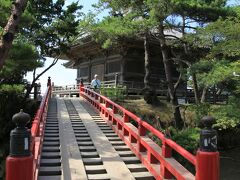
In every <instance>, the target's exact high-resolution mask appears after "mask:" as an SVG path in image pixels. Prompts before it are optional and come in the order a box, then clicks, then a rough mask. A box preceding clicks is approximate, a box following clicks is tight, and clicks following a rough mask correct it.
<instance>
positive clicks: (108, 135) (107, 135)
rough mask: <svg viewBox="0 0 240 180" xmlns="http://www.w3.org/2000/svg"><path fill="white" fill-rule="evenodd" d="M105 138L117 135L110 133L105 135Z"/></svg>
mask: <svg viewBox="0 0 240 180" xmlns="http://www.w3.org/2000/svg"><path fill="white" fill-rule="evenodd" d="M105 136H106V137H118V135H117V134H112V133H110V134H107V133H105Z"/></svg>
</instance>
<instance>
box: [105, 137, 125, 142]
mask: <svg viewBox="0 0 240 180" xmlns="http://www.w3.org/2000/svg"><path fill="white" fill-rule="evenodd" d="M108 140H109V141H122V140H121V139H120V138H119V137H110V138H108Z"/></svg>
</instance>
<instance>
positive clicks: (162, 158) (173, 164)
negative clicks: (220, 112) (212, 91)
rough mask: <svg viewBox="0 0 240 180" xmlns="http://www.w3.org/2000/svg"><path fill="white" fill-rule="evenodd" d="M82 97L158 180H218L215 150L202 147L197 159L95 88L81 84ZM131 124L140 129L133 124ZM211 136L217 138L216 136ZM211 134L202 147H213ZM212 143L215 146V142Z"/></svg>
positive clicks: (217, 159)
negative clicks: (178, 157) (188, 165)
mask: <svg viewBox="0 0 240 180" xmlns="http://www.w3.org/2000/svg"><path fill="white" fill-rule="evenodd" d="M80 96H81V97H83V98H84V99H85V100H86V101H87V102H89V103H90V104H91V105H92V106H93V107H94V108H95V109H96V111H98V112H99V114H100V115H101V117H102V118H103V119H104V120H105V121H106V122H107V123H108V124H109V125H110V126H111V127H112V129H113V130H114V131H115V133H117V134H118V135H119V137H120V138H121V139H122V140H123V141H124V142H125V143H126V144H127V145H128V146H129V147H130V149H131V150H132V151H133V152H134V153H135V154H136V155H137V156H138V158H139V159H140V160H141V162H142V163H143V164H144V165H145V166H146V167H147V169H148V170H149V171H150V172H151V173H152V174H153V175H154V177H155V178H156V179H171V178H176V179H197V180H218V179H219V153H218V152H217V151H216V149H214V151H213V152H212V150H211V149H210V150H208V149H207V150H206V149H205V150H203V149H204V148H202V149H201V148H200V150H198V151H197V155H196V156H195V155H193V154H191V153H190V152H188V151H187V150H185V149H184V148H183V147H181V146H180V145H178V144H177V143H176V142H174V141H173V140H171V139H169V138H167V137H166V136H165V135H164V134H163V133H162V132H160V131H158V130H157V129H155V128H154V127H152V126H151V125H150V124H148V123H147V122H145V121H143V120H142V119H140V118H139V117H137V116H136V115H135V114H133V113H131V112H130V111H128V110H126V109H124V108H123V107H121V106H119V105H118V104H116V103H114V102H113V101H111V100H109V99H108V98H106V97H104V96H102V95H100V94H98V93H97V92H95V91H93V90H92V89H89V88H86V87H84V86H83V85H81V88H80ZM132 121H134V122H135V124H137V126H134V125H133V124H132V123H130V122H132ZM202 131H204V130H202ZM209 131H210V132H213V131H214V130H212V129H210V130H209ZM148 132H150V133H151V134H152V135H154V136H155V137H156V138H157V139H158V141H160V142H161V146H159V145H158V144H156V143H155V142H154V141H152V140H151V139H150V138H149V137H148ZM210 134H211V133H210ZM212 134H213V135H214V133H212ZM212 134H211V135H212ZM208 135H209V134H208ZM208 135H206V136H202V137H201V141H202V142H203V143H202V145H201V146H202V147H204V146H205V145H207V146H209V147H210V146H211V144H208V143H210V141H209V138H210V139H211V138H212V139H214V138H215V135H214V136H213V137H208ZM204 138H205V139H204ZM204 143H205V144H204ZM211 143H213V145H214V143H215V142H211ZM201 146H200V147H201ZM172 151H175V152H176V153H177V154H179V155H181V156H182V157H183V158H184V159H185V160H186V161H188V162H190V163H191V164H192V165H193V167H194V168H195V171H196V175H194V174H192V173H191V172H190V171H188V170H187V169H186V168H185V167H184V166H183V165H181V164H180V163H179V162H178V161H177V160H176V159H175V158H173V157H172Z"/></svg>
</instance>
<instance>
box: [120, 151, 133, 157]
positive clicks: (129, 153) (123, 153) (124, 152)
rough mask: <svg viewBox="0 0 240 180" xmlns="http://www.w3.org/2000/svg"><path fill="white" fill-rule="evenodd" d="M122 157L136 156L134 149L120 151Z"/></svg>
mask: <svg viewBox="0 0 240 180" xmlns="http://www.w3.org/2000/svg"><path fill="white" fill-rule="evenodd" d="M118 154H119V156H120V157H133V156H136V155H135V154H134V153H133V152H132V151H119V152H118Z"/></svg>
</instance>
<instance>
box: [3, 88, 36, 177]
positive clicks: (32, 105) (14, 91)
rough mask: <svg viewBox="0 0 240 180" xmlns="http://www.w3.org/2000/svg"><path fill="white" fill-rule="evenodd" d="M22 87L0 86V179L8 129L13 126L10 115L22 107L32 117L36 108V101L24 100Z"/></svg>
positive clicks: (6, 153) (5, 152)
mask: <svg viewBox="0 0 240 180" xmlns="http://www.w3.org/2000/svg"><path fill="white" fill-rule="evenodd" d="M23 89H24V87H23V85H21V84H20V85H16V84H15V85H7V84H5V85H1V86H0V129H1V131H0V179H1V178H3V177H4V172H5V169H4V167H5V159H6V156H7V155H8V154H9V137H10V136H9V135H10V131H11V130H12V129H13V128H14V127H15V124H14V123H13V122H12V116H13V115H14V114H15V113H18V112H19V110H20V109H23V110H24V112H26V113H29V114H30V116H31V117H33V116H34V114H35V113H36V110H37V108H38V105H37V102H35V101H33V100H28V101H25V100H24V98H23V94H22V93H23Z"/></svg>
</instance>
